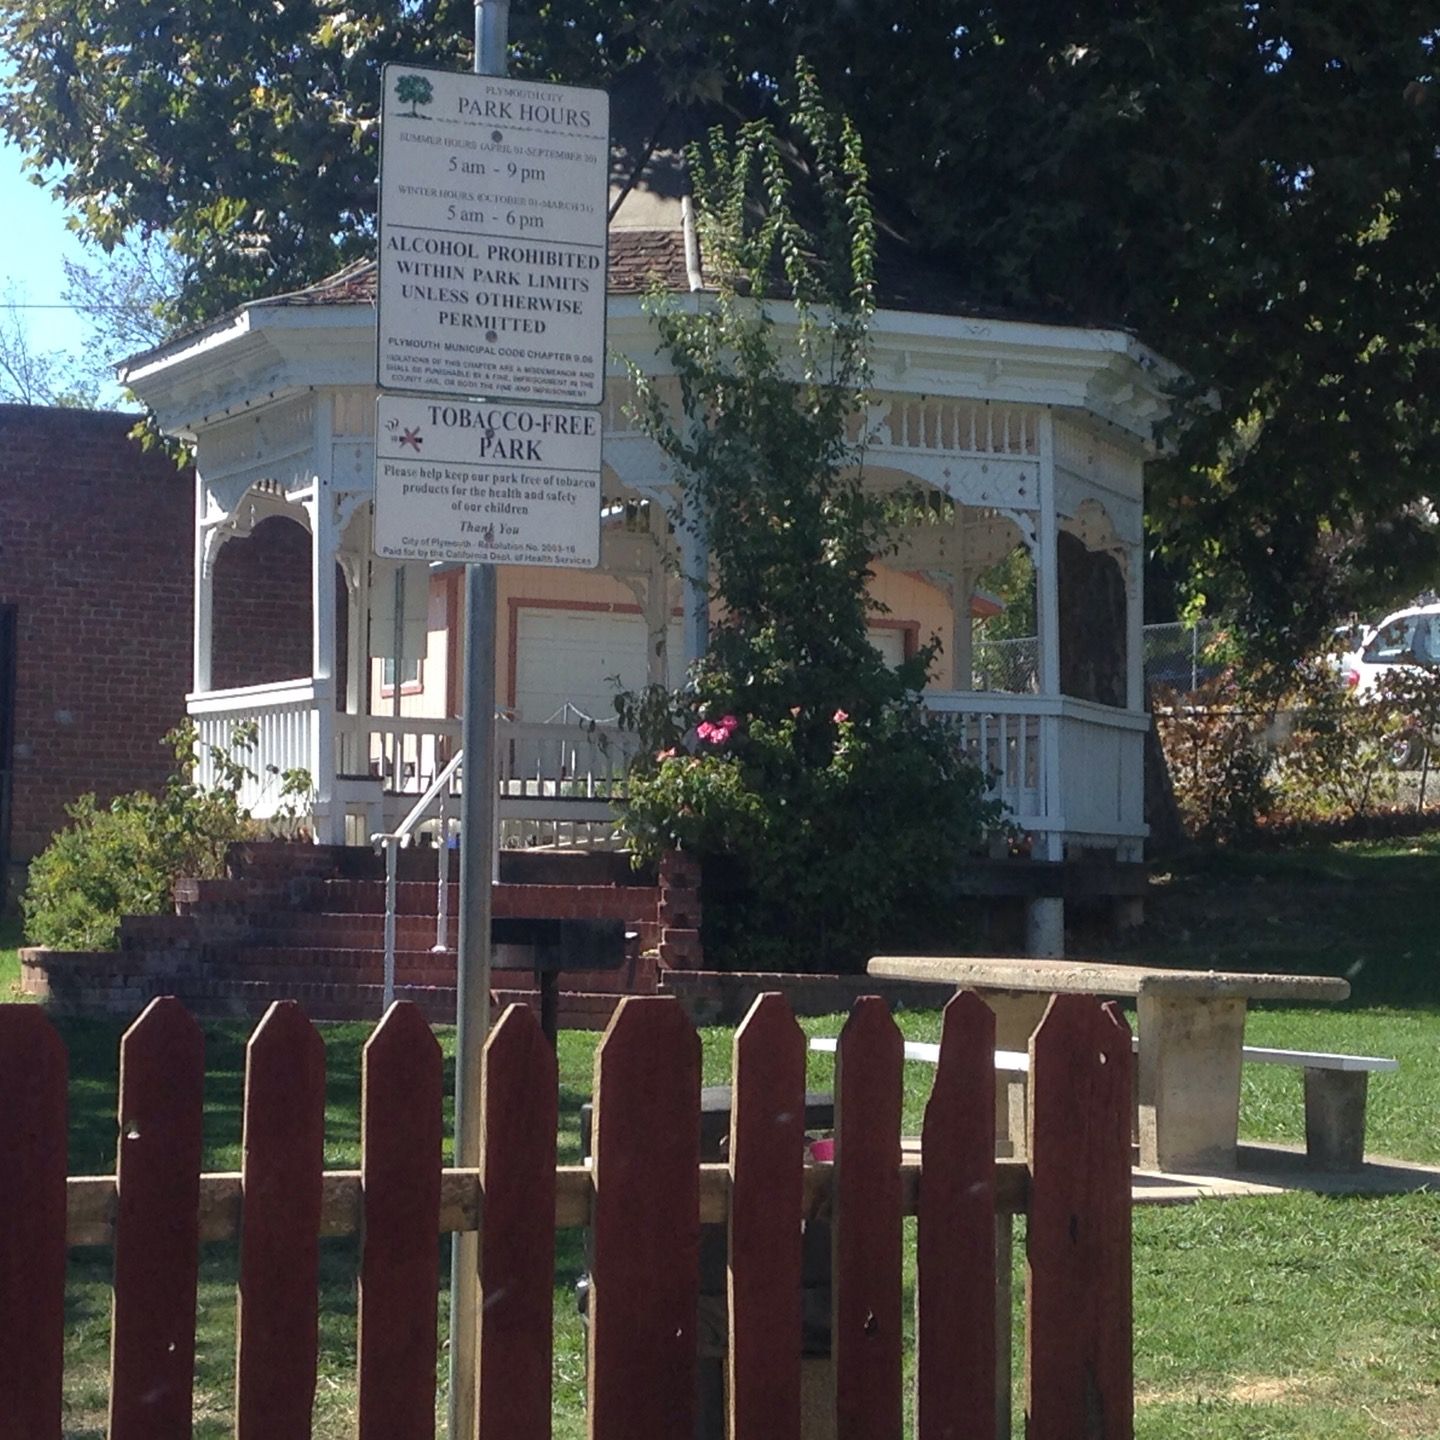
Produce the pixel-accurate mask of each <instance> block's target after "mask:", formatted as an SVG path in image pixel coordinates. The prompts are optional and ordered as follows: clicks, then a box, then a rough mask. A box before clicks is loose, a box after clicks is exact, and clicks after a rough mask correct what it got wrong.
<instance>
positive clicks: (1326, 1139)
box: [810, 1035, 1400, 1170]
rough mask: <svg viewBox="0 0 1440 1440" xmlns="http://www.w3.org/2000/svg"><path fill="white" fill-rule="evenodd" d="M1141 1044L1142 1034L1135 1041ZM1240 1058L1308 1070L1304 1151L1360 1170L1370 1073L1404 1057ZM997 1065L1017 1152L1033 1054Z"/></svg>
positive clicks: (1328, 1166)
mask: <svg viewBox="0 0 1440 1440" xmlns="http://www.w3.org/2000/svg"><path fill="white" fill-rule="evenodd" d="M1132 1043H1133V1044H1134V1047H1135V1050H1136V1051H1137V1052H1138V1051H1139V1049H1140V1037H1139V1036H1138V1035H1137V1036H1135V1037H1134V1040H1133V1042H1132ZM836 1044H837V1042H836V1041H835V1040H832V1039H829V1038H819V1039H815V1040H812V1041H811V1042H810V1048H811V1049H812V1050H817V1051H822V1052H830V1053H833V1052H834V1051H835V1048H836ZM1240 1053H1241V1057H1242V1059H1244V1060H1245V1061H1247V1062H1248V1063H1250V1064H1254V1065H1289V1066H1292V1067H1294V1068H1297V1069H1300V1070H1302V1071H1303V1072H1304V1075H1305V1155H1306V1159H1307V1161H1308V1163H1309V1164H1310V1166H1311V1168H1312V1169H1316V1170H1358V1169H1360V1168H1361V1166H1362V1165H1363V1164H1364V1163H1365V1103H1366V1099H1367V1094H1368V1089H1369V1080H1370V1076H1371V1074H1372V1073H1379V1072H1385V1071H1391V1070H1398V1069H1399V1068H1400V1062H1399V1061H1398V1060H1394V1059H1390V1058H1387V1057H1385V1056H1381V1055H1336V1054H1332V1053H1330V1052H1328V1051H1324V1050H1275V1049H1271V1048H1269V1047H1267V1046H1264V1045H1246V1046H1244V1047H1243V1048H1242V1050H1241V1052H1240ZM905 1058H906V1059H907V1060H918V1061H922V1062H924V1063H925V1064H929V1065H936V1064H938V1063H939V1061H940V1047H939V1045H935V1044H931V1043H928V1042H926V1041H923V1040H907V1041H906V1042H905ZM995 1070H996V1074H997V1076H1002V1077H1004V1079H1005V1082H1006V1084H1007V1088H1008V1091H1009V1096H1008V1103H1007V1105H1006V1107H1005V1108H1006V1111H1007V1113H1008V1115H1009V1127H1008V1133H1007V1134H1006V1135H1004V1136H1000V1137H997V1139H998V1140H999V1144H1000V1148H1001V1149H1008V1150H1009V1152H1010V1153H1012V1154H1015V1153H1019V1151H1020V1149H1021V1148H1022V1146H1021V1139H1022V1137H1023V1136H1024V1133H1025V1087H1026V1084H1027V1082H1028V1080H1029V1075H1030V1057H1029V1055H1027V1054H1026V1053H1025V1051H1023V1050H996V1052H995Z"/></svg>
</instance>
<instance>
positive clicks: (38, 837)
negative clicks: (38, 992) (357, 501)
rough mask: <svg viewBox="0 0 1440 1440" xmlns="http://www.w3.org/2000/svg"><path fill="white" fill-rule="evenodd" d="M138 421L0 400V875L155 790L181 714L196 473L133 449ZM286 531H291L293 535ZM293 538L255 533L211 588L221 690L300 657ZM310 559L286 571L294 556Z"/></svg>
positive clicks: (266, 675)
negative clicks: (72, 827) (124, 799)
mask: <svg viewBox="0 0 1440 1440" xmlns="http://www.w3.org/2000/svg"><path fill="white" fill-rule="evenodd" d="M134 423H135V420H134V416H132V415H117V414H109V413H104V412H99V411H89V410H74V409H43V408H40V407H36V406H26V405H0V878H3V881H4V882H8V883H5V894H6V896H7V898H8V899H13V898H14V895H15V890H16V887H15V884H14V881H15V879H16V877H17V874H18V872H19V870H20V868H21V867H22V866H23V865H24V864H25V863H26V862H27V861H28V860H29V859H31V858H32V857H33V856H34V855H35V854H37V853H38V852H39V851H40V850H42V849H43V848H44V847H45V844H46V843H47V841H48V840H49V838H50V836H51V835H52V834H53V833H54V831H55V830H56V829H57V828H58V827H59V826H61V825H63V824H64V823H65V806H66V804H67V803H69V802H70V801H71V800H73V799H75V798H76V796H78V795H82V794H84V793H85V792H87V791H92V790H93V791H94V792H95V793H96V794H97V795H98V796H99V797H100V799H101V801H102V803H103V802H104V801H106V800H109V799H110V798H112V797H113V796H115V795H118V794H123V793H124V792H126V791H129V790H137V789H151V788H154V787H156V786H158V785H160V784H161V783H162V782H163V781H164V779H165V776H166V775H167V774H168V773H169V769H170V764H169V756H168V754H167V752H166V751H165V749H164V747H163V746H162V745H161V744H160V739H161V737H162V736H163V735H164V734H165V732H166V731H168V730H170V729H172V728H173V727H174V726H175V725H176V724H178V723H179V722H180V721H181V720H182V719H183V718H184V716H185V695H186V692H187V690H189V688H190V678H191V663H192V657H191V632H192V619H191V609H192V605H193V603H194V583H193V572H194V560H193V557H194V545H195V539H194V523H195V520H194V503H195V502H194V485H195V478H194V473H193V471H191V470H189V469H185V470H179V469H177V468H176V466H175V462H174V460H173V459H172V458H170V456H168V455H166V454H165V453H163V452H161V451H159V450H151V451H146V450H144V449H143V448H142V447H141V446H140V445H139V444H137V443H136V442H135V441H133V440H131V439H129V438H128V432H129V430H130V428H131V426H132V425H133V424H134ZM292 532H293V533H292ZM308 549H309V542H308V539H307V538H306V536H305V534H304V532H303V531H302V530H301V529H300V527H299V526H295V525H286V524H284V523H281V524H278V525H277V524H274V523H272V524H271V525H269V526H261V527H257V528H256V530H255V532H254V534H253V535H252V536H251V537H249V538H248V539H246V540H243V541H240V540H237V541H236V542H235V543H234V544H233V545H232V546H230V547H227V551H226V554H225V557H224V562H225V563H224V564H223V565H222V566H221V567H219V570H218V572H217V576H216V584H217V595H216V599H217V607H218V609H219V612H220V623H219V626H218V629H219V632H220V636H221V637H223V638H222V639H221V647H222V653H223V657H224V659H223V664H224V667H225V676H226V680H227V682H228V683H231V684H237V685H243V684H254V683H258V682H263V681H266V680H270V679H274V678H276V677H277V676H280V675H288V674H290V673H292V671H293V670H294V669H295V666H296V651H297V646H298V648H299V651H300V653H302V654H306V655H308V650H309V644H310V638H309V637H310V594H309V579H308V574H307V562H306V560H305V558H304V557H305V555H306V553H307V552H308ZM297 550H298V552H299V554H300V556H301V557H302V558H301V560H300V561H299V563H298V564H296V563H295V562H294V558H293V554H292V552H295V551H297Z"/></svg>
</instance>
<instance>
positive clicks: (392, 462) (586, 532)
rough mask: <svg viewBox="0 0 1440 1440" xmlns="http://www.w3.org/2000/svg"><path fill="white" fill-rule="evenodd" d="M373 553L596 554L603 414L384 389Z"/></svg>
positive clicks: (465, 557) (494, 561) (540, 561)
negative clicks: (417, 395)
mask: <svg viewBox="0 0 1440 1440" xmlns="http://www.w3.org/2000/svg"><path fill="white" fill-rule="evenodd" d="M378 403H379V409H378V411H377V416H376V425H375V553H376V554H377V555H383V556H387V557H389V558H390V559H394V560H458V561H464V562H465V563H466V564H472V565H479V564H483V565H552V566H561V567H565V568H574V569H593V568H594V567H595V566H596V565H598V564H599V563H600V416H599V414H598V412H596V411H594V410H566V409H560V408H557V407H551V406H540V405H513V404H507V403H505V402H503V401H497V402H464V401H453V400H443V399H431V400H422V399H415V398H412V397H407V396H400V395H382V396H381V397H380V399H379V402H378Z"/></svg>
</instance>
